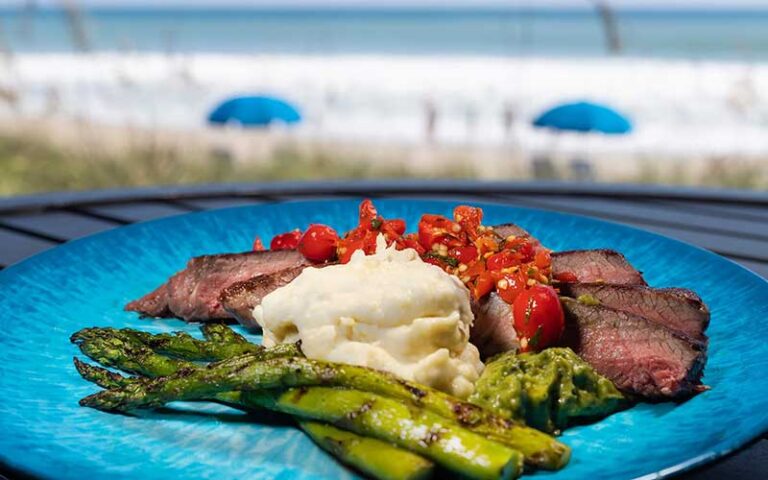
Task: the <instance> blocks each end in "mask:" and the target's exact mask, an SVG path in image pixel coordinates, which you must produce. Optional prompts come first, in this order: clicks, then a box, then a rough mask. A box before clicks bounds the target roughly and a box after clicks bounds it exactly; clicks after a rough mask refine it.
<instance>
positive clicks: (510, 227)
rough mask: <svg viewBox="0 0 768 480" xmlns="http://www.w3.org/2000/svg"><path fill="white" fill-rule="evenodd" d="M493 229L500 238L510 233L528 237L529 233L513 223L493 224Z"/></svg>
mask: <svg viewBox="0 0 768 480" xmlns="http://www.w3.org/2000/svg"><path fill="white" fill-rule="evenodd" d="M493 231H494V232H496V235H498V236H500V237H501V238H507V237H509V236H510V235H512V236H515V237H530V236H531V234H530V233H528V232H527V231H526V230H524V229H523V228H521V227H520V226H518V225H515V224H514V223H504V224H501V225H494V226H493Z"/></svg>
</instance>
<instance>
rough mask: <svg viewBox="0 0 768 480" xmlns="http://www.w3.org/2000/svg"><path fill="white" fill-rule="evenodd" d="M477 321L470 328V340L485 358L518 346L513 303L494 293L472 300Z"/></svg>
mask: <svg viewBox="0 0 768 480" xmlns="http://www.w3.org/2000/svg"><path fill="white" fill-rule="evenodd" d="M472 313H474V314H475V321H474V323H473V324H472V328H471V329H470V337H469V338H470V341H471V342H472V343H473V344H474V345H475V346H476V347H477V349H478V350H480V354H481V356H482V357H483V358H487V357H490V356H492V355H496V354H497V353H502V352H506V351H509V350H512V349H514V348H518V347H519V346H520V343H519V342H518V340H517V335H516V334H515V327H514V320H513V318H512V305H510V304H508V303H507V302H505V301H504V300H502V299H501V297H500V296H499V295H498V294H496V293H495V292H494V293H491V294H490V295H486V296H485V297H483V298H481V299H480V300H479V301H473V302H472Z"/></svg>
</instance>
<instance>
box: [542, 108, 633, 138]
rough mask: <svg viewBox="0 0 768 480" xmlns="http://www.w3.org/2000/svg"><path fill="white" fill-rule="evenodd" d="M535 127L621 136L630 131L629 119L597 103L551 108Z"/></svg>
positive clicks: (543, 114)
mask: <svg viewBox="0 0 768 480" xmlns="http://www.w3.org/2000/svg"><path fill="white" fill-rule="evenodd" d="M533 125H534V126H535V127H544V128H552V129H555V130H571V131H576V132H600V133H608V134H623V133H628V132H630V131H631V130H632V124H631V123H630V121H629V119H628V118H627V117H625V116H624V115H622V114H621V113H619V112H617V111H616V110H614V109H612V108H610V107H608V106H605V105H600V104H597V103H591V102H577V103H567V104H563V105H559V106H557V107H554V108H551V109H549V110H547V111H546V112H544V113H542V114H541V115H539V116H538V117H537V118H536V120H534V121H533Z"/></svg>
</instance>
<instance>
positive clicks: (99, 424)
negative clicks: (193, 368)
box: [0, 200, 768, 479]
mask: <svg viewBox="0 0 768 480" xmlns="http://www.w3.org/2000/svg"><path fill="white" fill-rule="evenodd" d="M377 205H378V206H379V209H380V211H381V213H382V214H384V215H385V216H387V217H401V218H404V219H405V220H406V221H407V222H408V224H409V225H415V224H416V222H417V221H418V218H419V216H420V215H421V213H423V212H432V213H442V214H450V212H451V210H452V208H453V206H454V204H453V203H448V202H432V201H415V200H382V201H379V202H377ZM484 209H485V214H486V220H485V223H486V224H496V223H503V222H515V223H518V224H520V225H522V226H523V227H525V228H526V229H528V230H529V231H531V232H532V233H533V234H534V235H535V236H537V237H538V238H540V239H541V240H542V241H543V243H544V244H545V245H548V246H549V247H551V248H553V249H556V250H564V249H574V248H596V247H607V248H613V249H616V250H618V251H621V252H623V253H624V254H625V255H626V256H627V258H628V259H629V260H630V261H631V262H632V264H634V265H635V266H636V267H638V268H639V269H641V270H643V272H644V273H645V277H646V279H647V280H648V282H649V283H650V284H651V285H654V286H658V287H662V286H680V287H687V288H691V289H693V290H695V291H696V292H698V293H699V294H700V295H701V296H702V297H703V298H704V300H705V301H706V302H707V304H708V305H709V306H710V307H711V310H712V323H711V326H710V328H709V334H710V338H711V346H710V355H709V362H708V364H707V367H706V375H705V377H704V381H705V383H706V384H708V385H710V386H711V387H712V389H711V390H710V391H708V392H705V393H703V394H701V395H698V396H696V397H695V398H693V399H691V400H689V401H688V402H685V403H683V404H680V405H676V404H673V403H662V404H656V405H650V404H641V405H638V406H636V407H635V408H632V409H631V410H628V411H625V412H622V413H618V414H616V415H613V416H611V417H609V418H607V419H605V420H603V421H601V422H599V423H596V424H593V425H589V426H584V427H579V428H574V429H571V430H568V431H567V432H566V433H565V435H563V437H562V440H563V441H564V442H566V443H567V444H569V445H570V446H571V447H573V452H574V453H573V460H572V461H571V463H570V465H569V466H568V467H567V468H566V469H564V470H562V471H561V472H557V473H556V474H554V475H555V476H556V478H558V479H566V478H573V479H576V478H579V479H583V478H612V479H619V478H637V477H646V478H656V477H657V476H659V475H666V474H670V473H673V472H676V471H678V470H680V469H684V468H688V467H690V466H692V465H696V464H699V463H702V462H706V461H708V460H712V459H714V458H716V457H718V456H721V455H723V454H725V453H727V452H729V451H731V450H733V449H734V448H736V447H739V446H740V445H743V444H744V443H746V442H747V441H749V440H750V439H752V438H754V437H756V436H758V435H760V434H761V433H762V432H764V431H766V429H768V375H766V372H768V361H767V360H766V358H767V357H768V348H767V347H766V344H767V343H766V341H767V340H768V321H767V319H768V303H766V298H768V284H766V282H765V281H764V280H762V279H760V278H759V277H757V276H756V275H754V274H752V273H750V272H749V271H747V270H745V269H743V268H741V267H739V266H737V265H735V264H734V263H731V262H730V261H728V260H725V259H723V258H721V257H718V256H716V255H713V254H711V253H708V252H706V251H703V250H700V249H698V248H695V247H692V246H690V245H686V244H683V243H680V242H677V241H674V240H670V239H668V238H664V237H661V236H658V235H653V234H651V233H647V232H643V231H640V230H635V229H632V228H629V227H624V226H620V225H616V224H612V223H607V222H602V221H597V220H592V219H589V218H585V217H578V216H572V215H563V214H559V213H553V212H546V211H538V210H528V209H518V208H508V207H500V206H493V205H487V206H484ZM356 211H357V202H356V201H322V202H296V203H285V204H277V205H261V206H253V207H244V208H234V209H227V210H219V211H211V212H204V213H196V214H190V215H183V216H178V217H172V218H168V219H164V220H158V221H153V222H147V223H142V224H136V225H131V226H128V227H125V228H120V229H117V230H113V231H109V232H106V233H102V234H100V235H95V236H93V237H89V238H86V239H83V240H79V241H75V242H72V243H69V244H66V245H63V246H61V247H59V248H56V249H54V250H51V251H48V252H45V253H43V254H41V255H38V256H36V257H34V258H31V259H29V260H27V261H25V262H22V263H20V264H18V265H15V266H12V267H10V268H8V269H6V270H4V271H2V272H0V312H2V316H0V329H1V331H0V392H2V393H1V394H0V461H2V462H4V463H6V464H7V465H9V466H11V467H12V468H17V469H20V470H22V471H24V472H28V473H30V474H33V475H38V476H42V477H47V478H56V479H69V478H71V479H82V478H88V477H90V478H112V479H118V478H131V479H136V478H142V479H154V478H158V479H159V478H167V479H175V478H180V477H183V478H190V479H193V478H216V479H229V478H250V479H262V478H263V479H273V478H284V479H289V478H290V479H305V478H306V479H309V478H313V479H317V478H327V479H340V478H354V475H353V474H352V473H350V472H349V471H348V470H346V469H344V468H343V467H340V466H339V465H338V464H337V463H335V462H334V461H333V460H332V459H331V458H329V457H328V456H327V455H326V454H324V453H323V452H322V451H321V450H319V449H318V448H317V447H315V446H314V445H313V444H312V442H311V441H309V440H308V439H307V438H306V437H305V436H304V435H303V434H302V433H300V432H299V431H298V430H297V429H295V428H293V427H292V426H291V425H290V424H285V423H284V422H281V421H280V420H278V419H275V418H272V417H265V418H256V417H251V416H248V415H246V414H243V413H240V412H238V411H235V410H230V409H227V408H225V407H220V406H212V405H203V404H174V405H173V407H174V408H169V409H165V410H163V411H159V412H154V413H151V414H148V415H147V416H146V417H142V418H136V417H128V416H121V415H109V414H106V413H101V412H98V411H95V410H91V409H87V408H81V407H79V406H78V404H77V401H78V400H79V399H80V398H81V397H83V396H86V395H88V394H90V393H93V392H94V390H95V387H94V386H93V385H90V384H88V383H86V382H85V381H83V380H81V379H80V377H79V376H78V375H77V373H76V372H75V369H74V367H73V366H72V357H73V356H74V355H77V354H78V351H77V349H76V348H75V347H74V346H73V345H71V344H70V343H69V341H68V338H69V335H70V334H71V333H72V332H74V331H76V330H78V329H80V328H82V327H86V326H93V325H99V326H108V325H109V326H115V327H134V328H142V329H145V330H149V331H152V332H168V331H172V330H185V331H188V332H192V333H194V332H196V330H197V329H196V327H195V326H194V325H186V324H184V323H183V322H181V321H177V320H162V321H155V320H141V319H139V318H138V317H137V316H136V315H135V314H132V313H127V312H124V311H123V310H122V307H123V305H125V303H126V302H128V301H129V300H131V299H134V298H136V297H139V296H141V295H142V294H144V293H146V292H148V291H149V290H151V289H153V288H154V287H156V286H157V285H158V284H160V283H161V282H163V281H164V280H165V279H166V278H167V277H168V276H169V275H171V274H172V273H174V272H176V271H177V270H179V269H181V268H182V267H183V266H184V265H185V264H186V262H187V260H188V259H189V258H190V257H191V256H193V255H200V254H206V253H218V252H232V251H242V250H247V249H248V248H249V246H250V245H251V241H252V239H253V236H254V235H256V234H258V235H259V236H261V238H264V239H269V238H271V237H272V235H273V234H276V233H279V232H283V231H287V230H290V229H293V228H296V227H302V228H303V227H305V226H306V225H307V224H309V223H310V222H316V223H325V224H329V225H332V226H333V227H335V228H337V229H339V230H345V229H348V228H351V227H352V226H353V224H354V223H355V218H356ZM254 340H258V339H257V338H254ZM537 475H540V476H546V475H553V474H552V473H547V472H540V473H538V474H537Z"/></svg>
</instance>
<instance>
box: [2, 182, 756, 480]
mask: <svg viewBox="0 0 768 480" xmlns="http://www.w3.org/2000/svg"><path fill="white" fill-rule="evenodd" d="M363 198H367V197H365V196H362V195H361V196H351V197H344V198H311V199H290V200H284V201H280V200H278V201H270V202H263V203H254V204H252V205H238V206H232V207H224V208H217V209H210V210H203V211H195V212H186V213H180V214H176V215H169V216H166V217H162V218H155V219H150V220H144V221H139V222H135V223H132V224H129V225H120V226H116V227H115V228H111V229H108V230H104V231H101V232H97V233H94V234H91V235H86V236H84V237H80V238H77V239H73V240H70V241H67V242H65V243H63V244H60V245H56V246H54V247H52V248H49V249H47V250H44V251H42V252H38V253H36V254H34V255H31V256H29V257H26V258H24V259H22V260H20V261H18V262H16V263H13V264H11V265H9V266H7V267H6V268H4V269H3V270H2V271H0V284H1V283H2V282H4V281H6V280H9V279H12V278H13V277H15V276H16V275H17V274H18V273H21V272H23V271H24V269H26V268H28V267H29V266H30V265H33V264H35V263H37V262H41V261H45V259H46V258H47V257H49V256H56V255H58V254H60V253H61V252H63V251H66V250H69V249H76V248H78V247H79V246H80V245H81V244H83V243H88V242H93V241H98V240H99V239H101V238H102V237H104V238H106V237H109V236H111V235H113V234H114V232H115V231H118V230H119V231H121V232H126V231H130V230H132V229H134V228H136V229H140V228H147V227H149V228H152V225H157V224H163V223H165V222H170V221H177V220H178V219H179V218H204V217H206V216H215V215H218V214H221V213H222V212H229V211H238V210H242V211H245V210H251V209H257V210H258V209H272V208H276V207H277V208H279V207H280V206H281V205H292V204H312V205H317V204H328V203H334V204H349V205H356V204H357V203H358V202H359V201H360V200H361V199H363ZM373 200H374V202H376V203H381V204H386V203H388V202H409V201H413V202H420V203H434V204H443V205H457V204H461V203H468V204H471V205H476V206H478V207H480V208H485V207H490V208H494V209H511V210H517V211H525V212H528V213H530V214H532V215H536V214H539V213H545V214H547V215H552V214H555V215H559V216H563V217H572V218H577V219H579V221H587V222H596V223H598V224H606V225H608V226H610V227H611V228H618V229H623V230H627V231H629V232H631V233H632V234H633V235H638V234H640V235H647V236H651V237H658V238H661V239H663V240H665V241H668V242H672V243H674V244H678V245H679V246H682V247H685V248H688V249H692V250H695V251H697V252H699V253H700V254H703V255H706V256H707V257H708V258H712V259H714V260H717V261H725V262H727V263H729V264H730V265H731V266H735V267H737V268H738V269H740V270H741V271H742V273H746V274H748V275H749V276H750V277H752V279H753V280H757V281H758V283H759V284H761V286H762V287H764V288H765V287H768V279H766V278H764V277H762V276H760V275H759V274H757V273H756V272H753V271H752V270H750V269H749V268H747V267H745V266H743V265H741V264H739V263H736V262H735V261H733V260H731V259H730V258H727V257H725V256H722V255H720V254H717V253H715V252H712V251H710V250H707V249H705V248H703V247H699V246H697V245H694V244H692V243H689V242H687V241H684V240H679V239H676V238H673V237H670V236H667V235H665V234H660V233H656V232H653V231H650V230H645V229H643V228H639V227H636V226H633V225H628V224H625V223H621V222H619V221H615V220H605V219H602V218H599V217H593V216H590V215H585V214H578V213H570V212H563V211H559V210H556V209H554V208H538V207H528V206H524V205H515V204H506V203H501V202H499V203H494V202H493V201H474V200H473V199H469V198H462V197H461V195H460V194H459V195H457V197H456V198H451V197H447V196H446V197H442V198H429V197H426V198H422V197H419V196H408V195H402V196H400V195H398V196H387V197H379V198H374V199H373ZM763 423H764V425H762V426H760V425H759V422H756V430H755V431H754V432H755V433H754V435H752V434H749V435H746V436H741V437H738V438H736V437H734V436H729V438H728V439H726V440H724V442H723V444H724V445H723V448H721V449H720V450H712V449H709V450H708V451H706V452H705V453H701V454H699V455H697V456H695V457H692V458H689V459H687V460H684V461H681V462H677V463H675V464H673V465H670V466H668V467H665V468H661V469H658V470H656V471H654V472H648V473H646V474H643V475H640V476H637V477H634V479H633V480H651V479H659V478H667V477H669V476H672V475H676V474H679V473H682V472H686V471H690V470H692V469H694V468H697V467H701V466H704V465H707V464H710V463H712V462H714V461H716V460H719V459H721V458H723V457H725V456H727V455H729V454H731V453H734V452H736V451H737V450H739V449H741V448H743V447H745V446H746V445H748V444H749V443H750V442H752V441H754V440H755V439H757V438H759V437H761V436H762V435H764V434H765V433H766V432H768V417H766V418H765V421H764V422H763ZM0 424H2V419H0ZM0 466H6V467H9V469H10V470H11V471H14V470H15V471H16V472H18V473H21V474H22V475H27V476H31V477H32V478H46V477H45V476H42V475H39V474H37V473H35V472H34V471H32V470H31V469H29V468H27V467H26V466H25V465H23V464H21V463H18V462H14V461H13V459H12V458H9V457H8V456H6V455H4V454H3V453H2V452H0Z"/></svg>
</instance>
